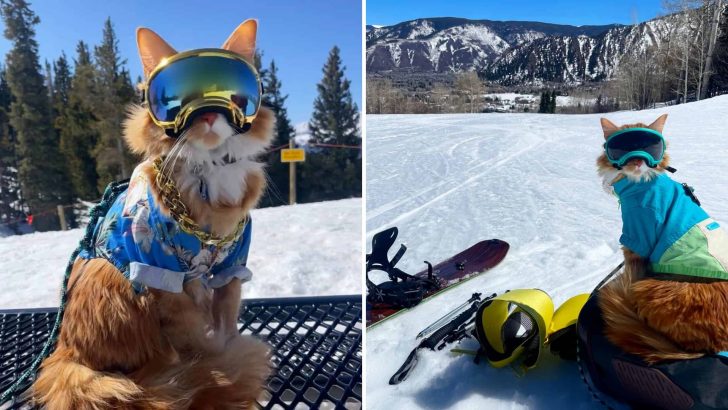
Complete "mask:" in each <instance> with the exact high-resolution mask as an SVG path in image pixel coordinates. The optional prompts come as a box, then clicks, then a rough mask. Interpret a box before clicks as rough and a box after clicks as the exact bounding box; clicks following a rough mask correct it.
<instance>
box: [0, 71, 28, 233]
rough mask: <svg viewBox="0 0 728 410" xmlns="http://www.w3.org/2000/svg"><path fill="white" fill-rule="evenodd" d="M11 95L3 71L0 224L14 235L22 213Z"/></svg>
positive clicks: (0, 87)
mask: <svg viewBox="0 0 728 410" xmlns="http://www.w3.org/2000/svg"><path fill="white" fill-rule="evenodd" d="M11 102H12V95H11V93H10V87H9V86H8V82H7V81H6V80H5V69H4V68H3V69H2V71H0V224H1V225H4V226H6V227H7V228H8V229H9V230H11V231H14V232H15V233H20V232H19V230H18V222H20V220H21V219H22V217H23V215H24V212H23V206H22V200H21V197H20V184H19V182H18V165H17V161H16V157H15V138H14V135H13V129H12V127H11V126H10V103H11Z"/></svg>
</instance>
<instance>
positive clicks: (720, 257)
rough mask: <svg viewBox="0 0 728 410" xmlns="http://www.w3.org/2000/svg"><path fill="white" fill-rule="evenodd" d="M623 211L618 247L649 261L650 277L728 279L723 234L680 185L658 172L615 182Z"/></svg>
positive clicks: (727, 253)
mask: <svg viewBox="0 0 728 410" xmlns="http://www.w3.org/2000/svg"><path fill="white" fill-rule="evenodd" d="M614 191H615V193H616V194H617V196H619V202H620V205H621V208H622V236H621V238H620V243H621V244H622V245H624V246H626V247H627V248H629V249H630V250H632V251H633V252H635V253H636V254H638V255H640V256H641V257H642V258H645V259H649V262H650V266H651V270H652V271H653V272H655V273H667V274H676V275H687V276H698V277H703V278H709V279H723V280H728V234H726V232H725V230H723V229H721V228H720V224H718V222H715V221H714V220H712V219H711V218H710V217H709V216H708V214H707V213H706V212H705V211H704V210H703V209H702V208H700V207H699V206H698V205H697V204H695V203H694V202H693V201H692V199H691V198H690V197H689V196H688V195H687V194H686V193H685V189H684V188H683V186H682V185H681V184H679V183H677V182H675V181H673V180H672V179H670V177H668V176H667V175H665V174H660V175H659V176H658V177H656V178H653V179H652V180H651V181H649V182H641V183H635V182H632V181H629V180H628V179H626V178H625V179H622V180H619V181H617V182H615V183H614Z"/></svg>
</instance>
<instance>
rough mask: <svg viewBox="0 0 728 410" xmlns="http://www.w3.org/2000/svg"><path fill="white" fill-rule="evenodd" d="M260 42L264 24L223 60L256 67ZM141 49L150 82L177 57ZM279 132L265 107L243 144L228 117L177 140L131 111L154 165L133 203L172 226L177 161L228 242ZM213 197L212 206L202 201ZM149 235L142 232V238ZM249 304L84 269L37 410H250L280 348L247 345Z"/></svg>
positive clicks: (137, 148)
mask: <svg viewBox="0 0 728 410" xmlns="http://www.w3.org/2000/svg"><path fill="white" fill-rule="evenodd" d="M256 30H257V23H256V22H255V21H253V20H248V21H246V22H244V23H242V24H241V25H240V26H238V28H237V29H236V30H235V31H234V32H233V33H232V34H231V36H230V37H229V38H228V40H227V41H226V42H225V43H224V44H223V46H222V49H224V50H228V51H231V52H234V53H237V54H238V55H240V56H242V57H243V58H244V59H246V60H247V61H249V62H252V61H253V55H254V52H255V38H256ZM137 45H138V48H139V54H140V57H141V61H142V64H143V66H144V72H145V75H146V76H149V74H150V73H151V72H152V71H153V70H154V69H155V67H157V66H158V65H159V63H160V62H162V61H163V59H165V58H168V57H170V56H174V55H175V54H177V52H176V51H175V50H174V49H173V48H172V47H171V46H170V45H168V44H167V43H166V42H165V41H164V40H162V38H161V37H159V36H158V35H157V34H155V33H154V32H152V31H151V30H148V29H144V28H142V29H139V30H138V31H137ZM273 126H274V118H273V115H272V113H271V112H270V111H269V110H267V109H265V108H263V107H261V108H260V109H259V111H258V115H257V117H256V118H255V120H253V122H252V126H251V128H250V129H249V130H247V132H245V133H242V134H240V133H238V132H236V131H235V129H234V128H233V127H231V126H230V125H229V124H228V122H227V120H226V118H225V116H224V115H222V114H220V113H215V112H207V113H204V114H202V115H199V116H197V118H195V119H194V120H193V122H192V124H191V125H190V126H189V128H188V129H187V130H186V131H185V133H184V136H183V137H179V138H177V139H175V138H171V137H169V136H167V135H165V131H164V130H163V129H162V128H160V127H159V126H157V125H156V124H155V123H154V122H153V121H152V119H151V118H150V114H149V112H148V111H147V110H146V109H145V108H144V107H141V106H132V107H131V108H130V110H129V115H128V118H127V119H126V121H125V123H124V138H125V139H126V142H127V143H128V145H129V146H130V147H131V149H132V150H133V151H134V152H136V153H138V154H141V155H143V156H144V157H145V158H146V160H145V161H144V162H142V163H141V164H140V165H139V166H138V167H137V168H136V169H135V171H134V176H133V177H132V182H131V185H130V187H129V192H128V196H129V197H131V196H133V195H134V193H133V192H132V191H134V190H135V186H136V187H139V186H148V187H149V191H150V192H151V193H150V196H151V197H153V200H154V202H156V204H157V205H158V206H159V208H160V212H161V213H162V214H164V215H167V216H169V209H168V208H167V206H166V205H164V201H162V199H161V196H162V195H163V194H162V193H161V192H160V190H159V187H158V186H157V184H156V182H155V179H154V177H153V173H154V170H153V165H152V164H153V160H154V159H156V158H158V157H162V156H166V160H165V161H164V162H163V163H162V169H163V170H165V171H166V172H167V173H169V174H170V177H171V179H172V181H173V182H174V184H175V185H176V186H177V187H178V190H179V193H180V197H181V200H182V202H183V203H184V204H185V205H186V206H187V208H188V209H189V210H190V214H191V215H190V216H191V217H192V219H193V220H194V221H195V222H196V223H197V225H199V226H200V227H205V229H206V230H208V231H209V232H211V233H212V234H214V235H216V236H219V237H223V236H226V235H228V234H230V233H231V232H234V231H235V230H236V228H237V227H238V223H239V222H240V221H241V220H242V219H243V218H245V217H246V215H248V212H249V211H250V210H251V209H252V208H253V207H254V206H255V205H256V203H257V202H258V199H259V198H260V196H261V193H262V191H263V189H264V186H265V177H264V174H263V170H262V165H261V164H259V163H257V162H256V161H255V156H256V155H257V154H259V153H260V152H262V151H263V150H264V149H265V148H266V147H267V146H268V144H269V142H270V138H271V135H272V129H273ZM135 184H137V185H135ZM138 184H142V185H138ZM202 186H204V187H205V190H206V194H205V195H201V194H200V192H201V187H202ZM137 190H139V189H137ZM141 191H145V190H141ZM141 194H142V196H143V194H144V192H141ZM128 203H129V200H128V199H127V205H129V204H128ZM125 210H126V207H125ZM107 219H108V218H107ZM241 226H242V225H241ZM144 228H145V226H140V225H138V224H137V225H134V226H132V229H133V233H134V235H137V234H138V233H140V232H141V233H143V232H144ZM146 228H147V229H149V227H148V226H146ZM200 266H202V265H200ZM201 269H204V266H203V268H201ZM240 299H241V279H240V278H239V277H234V278H233V279H232V280H231V281H230V282H229V283H228V284H227V285H224V286H222V287H218V288H215V289H214V291H213V290H209V289H208V288H207V287H206V286H204V285H203V284H202V283H201V281H200V280H197V279H195V280H190V281H186V282H185V283H184V287H183V291H181V292H179V293H174V292H168V291H164V290H158V289H154V288H152V287H150V288H148V289H147V290H145V291H143V292H136V291H135V289H134V288H133V287H132V284H131V282H130V280H129V279H127V278H125V277H124V276H123V274H122V273H121V271H120V270H119V269H117V267H116V266H115V265H114V264H112V263H110V262H109V261H108V260H107V259H105V258H102V257H98V258H91V259H81V258H79V259H77V260H76V262H75V264H74V266H73V272H72V274H71V277H70V280H69V284H68V302H67V306H66V311H65V316H64V318H63V324H62V327H61V329H60V335H59V338H58V342H57V346H56V349H55V351H54V352H53V354H52V355H51V356H50V357H48V358H47V359H46V360H45V361H44V362H43V364H42V368H41V372H40V374H39V376H38V378H37V380H36V381H35V383H34V385H33V388H32V394H33V396H34V398H35V399H36V401H37V404H40V405H44V406H46V408H48V409H64V410H65V409H111V408H113V409H186V408H210V409H212V408H240V407H241V406H247V405H251V404H252V403H254V401H255V399H256V398H257V397H258V395H259V394H260V393H261V391H262V388H263V384H264V381H265V379H266V378H267V376H268V375H269V373H270V362H269V348H268V347H267V345H265V344H264V343H262V342H260V341H258V340H256V339H254V338H252V337H249V336H241V335H240V334H239V333H238V330H237V317H238V311H239V308H240Z"/></svg>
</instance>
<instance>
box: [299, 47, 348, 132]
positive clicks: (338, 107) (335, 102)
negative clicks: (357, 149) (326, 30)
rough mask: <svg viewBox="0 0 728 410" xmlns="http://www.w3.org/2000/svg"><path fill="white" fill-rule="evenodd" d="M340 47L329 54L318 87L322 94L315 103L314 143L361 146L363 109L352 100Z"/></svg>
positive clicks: (312, 124) (312, 127)
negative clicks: (360, 109)
mask: <svg viewBox="0 0 728 410" xmlns="http://www.w3.org/2000/svg"><path fill="white" fill-rule="evenodd" d="M344 70H345V67H342V66H341V57H340V56H339V47H336V46H334V48H333V49H332V50H331V52H330V53H329V58H328V61H327V62H326V65H324V69H323V73H324V78H323V79H322V80H321V82H320V83H319V84H318V85H317V88H318V92H319V95H318V97H316V100H314V102H313V110H314V111H313V117H312V118H311V122H310V123H309V130H310V132H311V141H312V142H316V143H325V144H350V145H359V143H360V139H359V127H358V125H359V110H358V108H357V106H356V103H354V102H353V100H352V98H351V91H350V90H349V87H350V84H351V82H350V81H349V80H348V79H346V78H345V77H344Z"/></svg>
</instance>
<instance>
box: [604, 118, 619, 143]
mask: <svg viewBox="0 0 728 410" xmlns="http://www.w3.org/2000/svg"><path fill="white" fill-rule="evenodd" d="M600 121H601V122H602V130H603V131H604V138H605V139H606V138H608V137H609V136H610V135H612V134H614V133H615V132H617V131H618V130H619V127H617V126H616V125H614V123H613V122H611V121H609V120H608V119H606V118H602V119H601V120H600Z"/></svg>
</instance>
